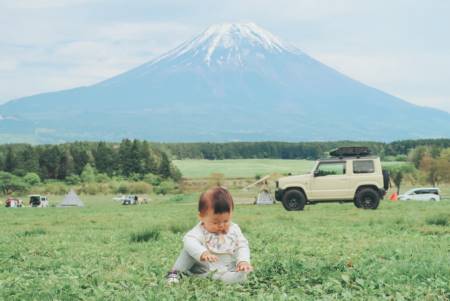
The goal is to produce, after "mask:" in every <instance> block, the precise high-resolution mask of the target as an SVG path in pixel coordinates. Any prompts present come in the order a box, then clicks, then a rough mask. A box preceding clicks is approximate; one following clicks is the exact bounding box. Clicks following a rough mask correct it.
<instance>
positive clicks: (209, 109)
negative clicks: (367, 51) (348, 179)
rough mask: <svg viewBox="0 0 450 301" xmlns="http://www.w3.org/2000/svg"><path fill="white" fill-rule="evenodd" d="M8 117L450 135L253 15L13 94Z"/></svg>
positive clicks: (370, 135)
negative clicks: (113, 68)
mask: <svg viewBox="0 0 450 301" xmlns="http://www.w3.org/2000/svg"><path fill="white" fill-rule="evenodd" d="M0 115H1V116H4V118H3V119H0V133H11V131H14V133H16V135H27V137H29V136H30V135H31V136H34V137H35V139H36V141H40V142H56V141H67V140H77V139H78V140H79V139H85V140H99V139H102V140H118V139H120V138H123V137H129V138H134V137H135V138H143V139H149V140H155V141H233V140H244V141H245V140H252V141H254V140H284V141H298V140H337V139H352V140H362V139H364V140H367V139H370V140H383V141H386V140H394V139H406V138H433V137H450V114H448V113H446V112H442V111H439V110H435V109H430V108H424V107H418V106H415V105H412V104H410V103H408V102H406V101H403V100H401V99H399V98H396V97H393V96H391V95H388V94H386V93H384V92H382V91H380V90H377V89H374V88H371V87H368V86H366V85H364V84H362V83H360V82H357V81H355V80H352V79H350V78H349V77H347V76H345V75H343V74H341V73H339V72H337V71H335V70H333V69H331V68H329V67H327V66H325V65H323V64H321V63H320V62H318V61H316V60H314V59H313V58H311V57H309V56H308V55H306V54H305V53H303V52H302V51H300V50H298V49H296V48H295V47H294V46H292V45H289V44H286V43H284V42H282V41H280V40H279V39H278V38H276V37H275V36H273V35H272V34H270V33H269V32H267V31H265V30H263V29H261V28H259V27H257V26H256V25H254V24H251V23H250V24H222V25H215V26H211V27H210V28H208V29H207V30H206V31H205V32H203V33H202V34H200V35H199V36H197V37H195V38H194V39H193V40H191V41H188V42H186V43H184V44H182V45H180V46H179V47H177V48H176V49H174V50H172V51H170V52H168V53H167V54H165V55H163V56H161V57H159V58H157V59H155V60H153V61H151V62H149V63H146V64H144V65H142V66H139V67H137V68H135V69H133V70H130V71H128V72H126V73H123V74H121V75H118V76H116V77H113V78H111V79H108V80H105V81H103V82H100V83H98V84H95V85H92V86H89V87H83V88H77V89H72V90H66V91H60V92H53V93H46V94H41V95H36V96H31V97H25V98H21V99H17V100H14V101H11V102H9V103H7V104H5V105H3V106H0ZM0 138H1V137H0Z"/></svg>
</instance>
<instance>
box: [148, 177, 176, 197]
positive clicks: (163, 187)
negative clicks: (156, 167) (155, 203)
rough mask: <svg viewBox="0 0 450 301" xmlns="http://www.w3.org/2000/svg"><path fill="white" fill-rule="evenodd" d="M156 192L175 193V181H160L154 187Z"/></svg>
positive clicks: (163, 193)
mask: <svg viewBox="0 0 450 301" xmlns="http://www.w3.org/2000/svg"><path fill="white" fill-rule="evenodd" d="M154 191H155V193H156V194H162V195H165V194H168V193H176V192H178V186H177V185H176V183H175V182H173V181H171V180H166V181H163V182H161V184H160V185H159V186H157V187H155V188H154Z"/></svg>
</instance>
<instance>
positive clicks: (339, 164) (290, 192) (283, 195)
mask: <svg viewBox="0 0 450 301" xmlns="http://www.w3.org/2000/svg"><path fill="white" fill-rule="evenodd" d="M330 154H331V155H332V157H331V158H327V159H321V160H318V161H317V162H316V164H315V165H314V168H313V170H312V172H311V173H309V174H306V175H297V176H288V177H283V178H280V179H278V181H277V182H276V191H275V199H276V200H277V201H280V202H281V203H282V204H283V206H284V208H285V209H286V210H289V211H291V210H303V208H304V207H305V205H306V204H316V203H326V202H353V203H354V204H355V206H356V207H358V208H364V209H376V208H377V207H378V205H379V203H380V200H381V199H382V198H383V197H384V195H385V194H386V190H387V189H388V186H389V174H388V173H387V172H386V171H383V170H382V168H381V162H380V158H379V157H376V156H370V152H369V150H368V148H366V147H342V148H338V149H336V150H334V151H332V152H330Z"/></svg>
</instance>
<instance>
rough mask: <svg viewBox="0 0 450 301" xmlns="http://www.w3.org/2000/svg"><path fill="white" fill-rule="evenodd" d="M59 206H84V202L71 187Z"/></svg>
mask: <svg viewBox="0 0 450 301" xmlns="http://www.w3.org/2000/svg"><path fill="white" fill-rule="evenodd" d="M58 207H84V204H83V202H82V201H81V200H80V198H79V197H78V196H77V194H76V193H75V191H74V190H73V189H70V191H69V193H68V194H67V195H66V196H65V197H64V200H63V201H62V202H61V203H60V204H59V205H58Z"/></svg>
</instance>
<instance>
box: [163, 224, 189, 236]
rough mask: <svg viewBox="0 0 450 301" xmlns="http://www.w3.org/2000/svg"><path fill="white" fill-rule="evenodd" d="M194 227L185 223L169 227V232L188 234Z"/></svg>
mask: <svg viewBox="0 0 450 301" xmlns="http://www.w3.org/2000/svg"><path fill="white" fill-rule="evenodd" d="M192 227H193V226H192V225H190V224H187V223H186V224H184V223H179V224H172V225H170V226H169V231H170V232H172V233H174V234H179V233H186V232H187V231H189V230H190V229H191V228H192Z"/></svg>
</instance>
